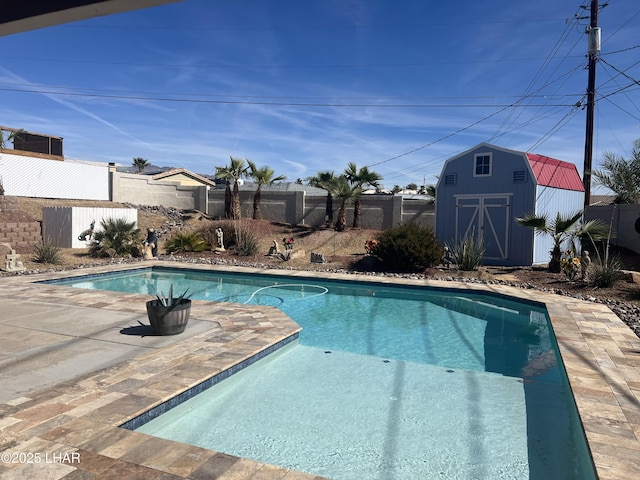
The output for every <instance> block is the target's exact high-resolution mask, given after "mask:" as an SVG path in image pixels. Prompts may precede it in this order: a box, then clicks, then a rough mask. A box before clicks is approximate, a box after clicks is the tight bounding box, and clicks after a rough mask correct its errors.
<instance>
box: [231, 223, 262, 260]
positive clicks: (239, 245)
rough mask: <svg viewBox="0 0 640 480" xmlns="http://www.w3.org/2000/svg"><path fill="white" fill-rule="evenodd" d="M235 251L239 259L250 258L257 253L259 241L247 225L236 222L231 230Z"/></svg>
mask: <svg viewBox="0 0 640 480" xmlns="http://www.w3.org/2000/svg"><path fill="white" fill-rule="evenodd" d="M233 234H234V239H235V247H234V248H235V251H236V253H237V254H238V255H240V256H241V257H250V256H252V255H255V254H256V253H258V249H259V247H260V239H259V238H258V236H257V235H256V234H255V232H253V231H252V230H251V228H250V227H249V225H248V224H247V223H243V222H242V221H238V220H236V221H235V223H234V229H233Z"/></svg>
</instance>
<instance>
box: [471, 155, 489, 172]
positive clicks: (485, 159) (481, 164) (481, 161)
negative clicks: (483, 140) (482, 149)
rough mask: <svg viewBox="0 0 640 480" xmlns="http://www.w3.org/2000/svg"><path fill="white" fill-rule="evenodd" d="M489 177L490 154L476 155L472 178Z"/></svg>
mask: <svg viewBox="0 0 640 480" xmlns="http://www.w3.org/2000/svg"><path fill="white" fill-rule="evenodd" d="M490 175H491V154H490V153H478V154H476V156H475V164H474V171H473V176H474V177H487V176H490Z"/></svg>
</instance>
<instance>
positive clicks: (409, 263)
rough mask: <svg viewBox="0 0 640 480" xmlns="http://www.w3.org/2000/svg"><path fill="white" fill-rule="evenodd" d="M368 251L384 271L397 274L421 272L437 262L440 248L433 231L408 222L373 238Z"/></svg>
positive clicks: (439, 256) (440, 258) (438, 261)
mask: <svg viewBox="0 0 640 480" xmlns="http://www.w3.org/2000/svg"><path fill="white" fill-rule="evenodd" d="M377 240H378V244H377V245H376V246H375V248H374V251H373V252H372V253H373V254H374V255H375V256H376V257H378V258H379V259H380V260H381V261H382V263H383V265H384V268H385V269H387V270H391V271H397V272H421V271H424V270H425V269H426V268H428V267H431V266H433V265H436V264H438V263H440V261H441V260H442V255H443V251H444V250H443V247H442V245H441V244H440V243H439V242H438V241H437V240H436V237H435V235H434V233H433V230H432V229H431V228H428V227H423V226H421V225H418V224H417V223H413V222H409V223H405V224H402V225H400V226H398V227H393V228H389V229H387V230H385V231H383V232H381V233H380V234H379V235H378V236H377Z"/></svg>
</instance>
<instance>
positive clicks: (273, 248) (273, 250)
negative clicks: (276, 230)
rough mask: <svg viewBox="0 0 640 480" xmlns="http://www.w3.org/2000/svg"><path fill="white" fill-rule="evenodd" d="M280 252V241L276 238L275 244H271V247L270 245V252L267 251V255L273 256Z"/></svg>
mask: <svg viewBox="0 0 640 480" xmlns="http://www.w3.org/2000/svg"><path fill="white" fill-rule="evenodd" d="M279 253H280V250H279V249H278V241H277V240H274V241H273V245H271V247H269V253H267V256H269V257H271V256H273V255H276V256H277V255H278V254H279Z"/></svg>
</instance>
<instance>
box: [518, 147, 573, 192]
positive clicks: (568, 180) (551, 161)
mask: <svg viewBox="0 0 640 480" xmlns="http://www.w3.org/2000/svg"><path fill="white" fill-rule="evenodd" d="M525 155H526V157H527V159H528V160H529V165H531V170H532V171H533V175H534V176H535V178H536V181H537V182H538V185H544V186H547V187H553V188H561V189H564V190H574V191H576V192H584V185H583V184H582V180H581V179H580V174H579V173H578V169H577V168H576V166H575V165H574V164H573V163H569V162H563V161H562V160H556V159H555V158H551V157H546V156H544V155H538V154H537V153H525Z"/></svg>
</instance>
